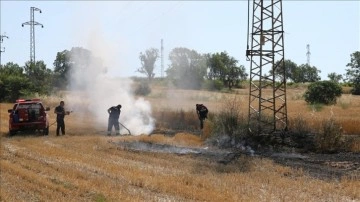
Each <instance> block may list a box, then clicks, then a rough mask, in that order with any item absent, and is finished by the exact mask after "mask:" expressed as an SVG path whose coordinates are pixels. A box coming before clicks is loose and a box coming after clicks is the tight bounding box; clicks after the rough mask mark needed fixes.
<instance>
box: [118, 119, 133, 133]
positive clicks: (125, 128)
mask: <svg viewBox="0 0 360 202" xmlns="http://www.w3.org/2000/svg"><path fill="white" fill-rule="evenodd" d="M119 124H120V125H121V126H122V127H124V128H125V129H126V130H127V131H128V132H129V135H131V132H130V130H129V129H128V128H126V127H125V126H124V125H123V124H122V123H120V121H119Z"/></svg>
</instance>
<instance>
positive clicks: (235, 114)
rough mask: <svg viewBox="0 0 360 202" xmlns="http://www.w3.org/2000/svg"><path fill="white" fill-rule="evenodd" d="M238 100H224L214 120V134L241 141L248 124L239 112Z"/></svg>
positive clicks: (239, 103) (239, 102)
mask: <svg viewBox="0 0 360 202" xmlns="http://www.w3.org/2000/svg"><path fill="white" fill-rule="evenodd" d="M241 104H243V103H241V101H240V100H238V99H236V97H234V99H229V100H225V102H224V105H223V108H222V110H221V112H219V114H218V115H217V116H216V117H215V119H214V132H215V133H217V134H219V135H225V136H229V137H230V138H232V139H234V140H241V139H242V138H244V137H245V136H246V135H247V131H248V123H247V120H246V119H245V118H244V115H243V114H242V113H241V111H240V107H239V106H240V105H241Z"/></svg>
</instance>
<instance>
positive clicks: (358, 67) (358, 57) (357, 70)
mask: <svg viewBox="0 0 360 202" xmlns="http://www.w3.org/2000/svg"><path fill="white" fill-rule="evenodd" d="M350 57H351V59H350V63H348V64H347V65H346V66H347V67H349V69H346V78H347V80H348V81H349V82H350V83H352V85H353V89H352V94H354V95H360V51H356V52H354V53H352V54H351V55H350Z"/></svg>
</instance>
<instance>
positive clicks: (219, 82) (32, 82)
mask: <svg viewBox="0 0 360 202" xmlns="http://www.w3.org/2000/svg"><path fill="white" fill-rule="evenodd" d="M159 57H160V56H159V50H158V49H156V48H149V49H147V50H145V51H144V52H140V53H139V60H140V64H141V65H140V67H139V68H137V69H136V71H137V72H139V73H141V74H144V75H145V77H146V78H147V81H148V83H150V82H151V81H152V80H153V79H154V78H155V73H154V69H155V68H156V66H155V64H156V62H157V60H158V59H159ZM168 59H169V61H170V64H169V65H168V68H167V69H166V70H165V72H166V79H167V81H169V82H171V83H172V84H173V85H174V86H176V87H178V88H182V89H209V90H221V89H223V88H228V89H230V90H231V89H232V88H234V87H240V86H241V82H243V81H245V80H246V79H247V77H248V74H247V73H246V69H245V67H244V66H243V65H240V64H238V63H239V61H238V60H236V59H235V58H234V57H233V56H230V55H229V54H228V53H227V52H226V51H223V52H217V53H206V54H201V53H198V52H197V51H195V50H191V49H188V48H184V47H177V48H174V49H172V50H171V52H170V53H169V55H168ZM90 64H91V65H97V66H99V68H102V69H103V70H104V73H106V67H104V65H103V63H102V60H101V58H99V57H96V55H94V54H93V53H92V52H91V51H90V50H87V49H85V48H81V47H73V48H71V50H64V51H61V52H58V53H57V54H56V58H55V60H54V63H53V68H52V69H53V70H52V69H50V68H47V66H46V64H45V63H44V62H43V61H36V62H35V63H31V62H26V63H25V65H24V66H20V65H18V64H15V63H13V62H8V63H7V64H5V65H1V66H0V101H11V102H12V101H14V100H16V99H18V98H19V97H22V96H31V95H34V94H35V93H37V94H38V95H48V94H51V93H52V92H53V91H54V90H59V89H61V90H66V89H67V88H68V87H69V84H70V78H71V77H70V76H71V73H72V71H73V70H74V69H75V68H84V70H86V68H87V67H89V65H90ZM283 64H284V65H280V67H281V68H277V70H276V72H271V71H270V72H268V74H270V75H273V74H274V76H276V77H281V76H282V74H283V73H282V72H283V71H284V68H285V76H286V78H287V81H288V82H294V83H305V82H316V81H320V76H319V73H320V72H321V71H320V70H318V69H317V68H316V67H314V66H310V65H307V64H301V65H297V64H296V63H294V62H292V61H291V60H285V61H284V63H283ZM346 67H348V69H346V74H345V75H344V76H343V75H340V74H336V73H335V72H333V73H330V74H328V78H329V80H330V81H333V82H336V83H339V82H340V81H341V80H343V81H344V82H347V83H349V85H350V86H352V87H353V89H352V93H353V94H356V95H360V52H359V51H357V52H354V53H352V54H351V55H350V62H349V63H348V64H347V65H346ZM77 87H78V88H79V89H80V90H81V88H82V86H81V85H78V86H77Z"/></svg>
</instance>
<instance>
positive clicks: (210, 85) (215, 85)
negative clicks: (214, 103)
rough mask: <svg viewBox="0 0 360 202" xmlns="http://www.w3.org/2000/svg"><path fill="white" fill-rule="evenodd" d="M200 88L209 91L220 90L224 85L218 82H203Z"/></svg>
mask: <svg viewBox="0 0 360 202" xmlns="http://www.w3.org/2000/svg"><path fill="white" fill-rule="evenodd" d="M202 88H204V89H206V90H210V91H214V90H218V91H219V90H221V89H223V88H224V84H223V82H222V81H220V80H205V81H204V82H203V85H202Z"/></svg>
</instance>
